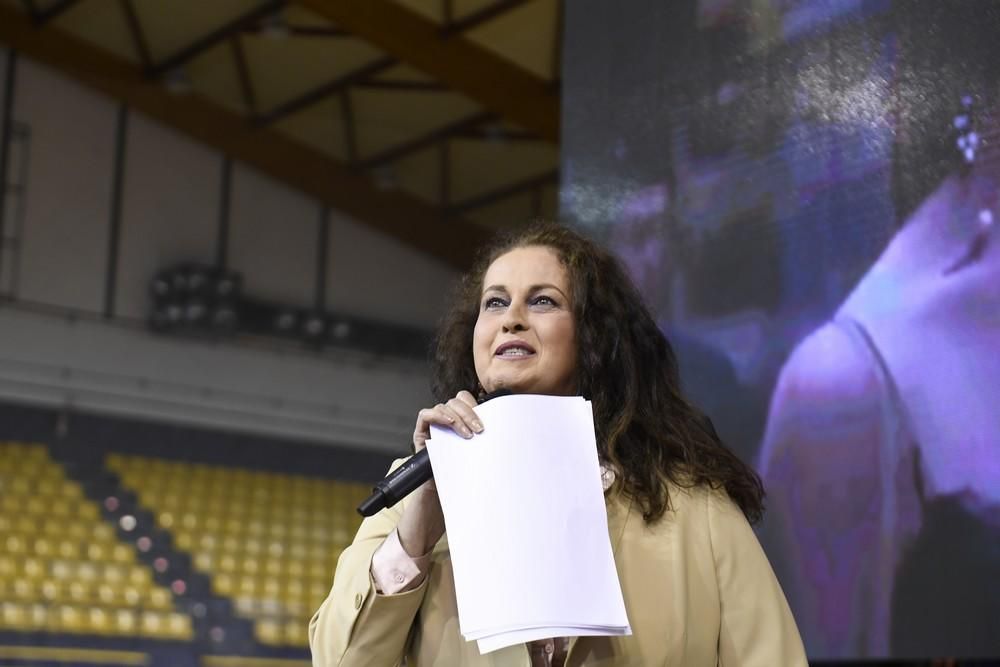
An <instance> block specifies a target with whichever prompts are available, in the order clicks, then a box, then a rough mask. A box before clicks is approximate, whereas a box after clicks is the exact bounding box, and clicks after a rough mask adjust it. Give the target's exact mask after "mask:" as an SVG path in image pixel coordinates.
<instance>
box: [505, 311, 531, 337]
mask: <svg viewBox="0 0 1000 667" xmlns="http://www.w3.org/2000/svg"><path fill="white" fill-rule="evenodd" d="M526 328H527V327H526V326H525V320H524V313H523V312H521V309H520V307H515V306H513V305H511V306H510V307H509V308H507V313H506V315H505V316H504V320H503V330H504V331H505V332H509V331H524V329H526Z"/></svg>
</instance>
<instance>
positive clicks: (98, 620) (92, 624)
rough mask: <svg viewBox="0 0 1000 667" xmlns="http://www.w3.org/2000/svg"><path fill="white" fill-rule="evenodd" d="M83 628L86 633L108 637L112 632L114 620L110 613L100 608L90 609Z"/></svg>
mask: <svg viewBox="0 0 1000 667" xmlns="http://www.w3.org/2000/svg"><path fill="white" fill-rule="evenodd" d="M84 626H85V628H86V630H87V632H90V633H93V634H97V635H108V634H111V633H112V632H114V627H115V626H114V619H113V617H112V614H111V611H110V610H108V609H104V608H102V607H90V608H88V609H87V616H86V621H85V623H84Z"/></svg>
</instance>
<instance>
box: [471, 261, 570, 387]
mask: <svg viewBox="0 0 1000 667" xmlns="http://www.w3.org/2000/svg"><path fill="white" fill-rule="evenodd" d="M570 298H571V294H570V288H569V276H568V275H567V273H566V269H565V267H563V265H562V262H560V261H559V257H558V256H557V255H556V253H555V252H554V251H553V250H551V249H550V248H547V247H544V246H527V247H524V248H515V249H514V250H511V251H510V252H508V253H506V254H504V255H501V256H500V257H498V258H497V259H496V260H494V262H493V263H492V264H490V266H489V268H488V269H487V270H486V275H485V276H484V277H483V293H482V295H481V297H480V300H479V319H478V320H476V329H475V333H474V334H473V339H472V352H473V358H474V360H475V364H476V374H477V375H478V376H479V382H480V383H481V384H482V385H483V389H485V390H486V391H487V392H493V391H496V390H497V389H500V388H504V389H509V390H511V391H513V392H515V393H525V394H552V395H561V396H570V395H573V394H574V393H576V386H577V383H576V333H575V327H574V325H573V309H572V303H571V301H570Z"/></svg>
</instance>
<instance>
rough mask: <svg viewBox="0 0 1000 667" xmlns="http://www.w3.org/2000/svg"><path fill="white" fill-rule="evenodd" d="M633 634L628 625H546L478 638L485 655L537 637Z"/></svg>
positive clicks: (482, 652)
mask: <svg viewBox="0 0 1000 667" xmlns="http://www.w3.org/2000/svg"><path fill="white" fill-rule="evenodd" d="M628 634H632V632H631V630H630V629H628V628H627V627H625V628H621V629H618V630H616V629H614V628H606V627H601V628H586V627H555V626H546V627H541V628H527V629H524V630H513V631H509V632H501V633H497V634H494V635H488V636H486V637H483V638H470V639H476V644H477V645H478V646H479V653H480V654H483V655H485V654H486V653H489V652H491V651H496V650H497V649H501V648H504V647H505V646H512V645H514V644H525V643H527V642H533V641H535V640H537V639H549V638H550V637H584V636H589V635H628Z"/></svg>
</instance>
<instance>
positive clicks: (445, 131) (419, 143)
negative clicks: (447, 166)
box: [357, 111, 496, 169]
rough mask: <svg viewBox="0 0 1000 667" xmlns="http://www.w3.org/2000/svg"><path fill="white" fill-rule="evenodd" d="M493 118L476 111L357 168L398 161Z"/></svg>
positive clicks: (491, 115) (399, 145)
mask: <svg viewBox="0 0 1000 667" xmlns="http://www.w3.org/2000/svg"><path fill="white" fill-rule="evenodd" d="M495 118H496V116H495V115H494V114H492V113H490V112H489V111H477V112H476V113H474V114H472V115H471V116H466V117H465V118H459V119H458V120H456V121H452V122H451V123H448V124H447V125H444V126H442V127H438V128H435V129H433V130H431V131H430V132H427V133H425V134H422V135H420V136H417V137H414V138H413V139H410V140H409V141H404V142H403V143H401V144H398V145H396V146H390V147H389V148H387V149H386V150H384V151H382V152H381V153H376V154H375V155H372V156H370V157H366V158H364V159H362V160H360V161H359V162H358V164H357V166H358V167H359V168H360V169H374V168H376V167H380V166H382V165H383V164H385V163H387V162H392V161H393V160H398V159H399V158H401V157H404V156H406V155H409V154H410V153H416V152H417V151H421V150H423V149H425V148H430V147H431V146H433V145H434V144H436V143H438V142H440V141H443V140H444V139H448V138H449V137H451V136H453V135H455V134H458V133H459V132H465V131H467V130H470V129H472V128H474V127H479V126H480V125H482V124H483V123H486V122H489V121H491V120H494V119H495Z"/></svg>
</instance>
